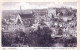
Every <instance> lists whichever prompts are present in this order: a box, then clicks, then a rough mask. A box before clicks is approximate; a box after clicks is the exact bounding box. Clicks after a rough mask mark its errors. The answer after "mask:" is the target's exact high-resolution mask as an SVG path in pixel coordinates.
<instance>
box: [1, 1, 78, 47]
mask: <svg viewBox="0 0 80 50" xmlns="http://www.w3.org/2000/svg"><path fill="white" fill-rule="evenodd" d="M2 7H3V10H2V12H1V13H2V19H1V38H2V39H1V46H2V47H77V2H4V3H3V4H2Z"/></svg>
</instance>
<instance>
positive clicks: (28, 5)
mask: <svg viewBox="0 0 80 50" xmlns="http://www.w3.org/2000/svg"><path fill="white" fill-rule="evenodd" d="M20 6H21V9H22V10H25V9H44V8H51V7H72V8H75V9H77V3H76V2H5V3H3V10H20Z"/></svg>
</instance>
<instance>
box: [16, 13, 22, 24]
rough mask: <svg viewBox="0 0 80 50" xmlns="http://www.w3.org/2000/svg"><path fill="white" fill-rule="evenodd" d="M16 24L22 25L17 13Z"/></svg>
mask: <svg viewBox="0 0 80 50" xmlns="http://www.w3.org/2000/svg"><path fill="white" fill-rule="evenodd" d="M16 24H22V25H23V21H22V19H21V17H20V15H19V14H18V15H17V18H16Z"/></svg>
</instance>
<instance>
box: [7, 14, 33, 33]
mask: <svg viewBox="0 0 80 50" xmlns="http://www.w3.org/2000/svg"><path fill="white" fill-rule="evenodd" d="M33 23H34V17H33V14H18V15H15V16H14V17H13V16H11V17H10V19H9V21H8V23H7V24H6V28H7V31H10V32H14V31H16V30H18V31H21V30H22V31H25V28H27V27H30V26H32V25H33Z"/></svg>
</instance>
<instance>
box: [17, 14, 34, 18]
mask: <svg viewBox="0 0 80 50" xmlns="http://www.w3.org/2000/svg"><path fill="white" fill-rule="evenodd" d="M19 15H20V16H21V18H33V14H19Z"/></svg>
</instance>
